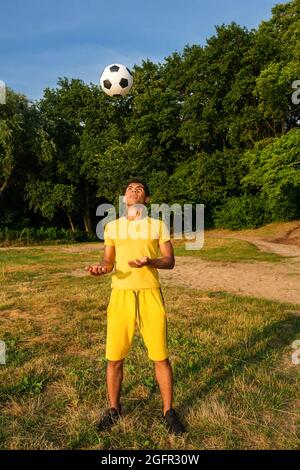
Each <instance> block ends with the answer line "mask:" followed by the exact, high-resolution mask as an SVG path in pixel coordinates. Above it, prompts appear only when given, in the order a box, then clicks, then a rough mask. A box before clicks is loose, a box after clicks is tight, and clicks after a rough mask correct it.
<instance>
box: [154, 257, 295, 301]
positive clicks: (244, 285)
mask: <svg viewBox="0 0 300 470" xmlns="http://www.w3.org/2000/svg"><path fill="white" fill-rule="evenodd" d="M159 274H160V279H161V281H162V283H163V284H165V283H173V284H177V285H182V286H187V287H192V288H196V289H201V290H204V291H206V290H209V291H228V292H233V293H236V294H240V295H250V296H254V297H262V298H265V299H271V300H278V301H280V302H291V303H299V304H300V261H296V259H294V260H293V261H292V262H290V260H287V261H285V262H282V263H280V264H279V263H267V262H256V263H225V262H213V261H204V260H201V259H200V258H192V257H190V256H180V257H177V258H176V266H175V268H174V270H172V271H167V270H160V273H159Z"/></svg>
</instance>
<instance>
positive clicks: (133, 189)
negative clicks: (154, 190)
mask: <svg viewBox="0 0 300 470" xmlns="http://www.w3.org/2000/svg"><path fill="white" fill-rule="evenodd" d="M125 197H126V204H127V206H132V205H133V204H145V203H146V202H148V199H149V198H148V197H146V194H145V190H144V186H143V185H142V184H140V183H130V184H129V185H128V186H127V189H126V191H125Z"/></svg>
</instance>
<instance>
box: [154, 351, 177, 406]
mask: <svg viewBox="0 0 300 470" xmlns="http://www.w3.org/2000/svg"><path fill="white" fill-rule="evenodd" d="M154 364H155V376H156V380H157V383H158V385H159V389H160V394H161V397H162V401H163V413H164V415H165V414H166V412H167V411H168V410H169V409H170V408H172V398H173V373H172V367H171V364H170V362H169V359H165V360H164V361H155V362H154Z"/></svg>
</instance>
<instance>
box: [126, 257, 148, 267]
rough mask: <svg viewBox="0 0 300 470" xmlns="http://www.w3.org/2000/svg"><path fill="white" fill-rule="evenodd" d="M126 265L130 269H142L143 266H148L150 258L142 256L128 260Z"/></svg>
mask: <svg viewBox="0 0 300 470" xmlns="http://www.w3.org/2000/svg"><path fill="white" fill-rule="evenodd" d="M128 264H129V266H130V267H131V268H142V267H143V266H149V264H150V258H149V256H143V257H142V258H137V259H132V260H129V261H128Z"/></svg>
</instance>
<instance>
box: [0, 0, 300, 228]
mask: <svg viewBox="0 0 300 470" xmlns="http://www.w3.org/2000/svg"><path fill="white" fill-rule="evenodd" d="M299 59H300V0H293V1H290V2H288V3H284V4H278V5H276V6H275V7H274V8H273V10H272V17H271V18H270V19H269V20H268V21H263V22H262V23H261V24H260V26H259V27H258V29H257V30H251V31H249V30H247V29H246V28H243V27H241V26H239V25H237V24H236V23H231V24H229V25H221V26H218V27H216V31H215V34H214V35H213V36H212V37H211V38H209V39H208V40H207V43H206V44H204V45H202V46H200V45H197V44H194V45H187V46H186V47H185V48H184V49H183V51H182V52H174V53H173V54H171V55H170V56H169V57H166V58H165V60H164V62H163V63H159V64H155V63H153V62H152V61H150V60H145V61H143V62H142V64H141V65H136V66H135V67H134V68H133V74H134V87H133V88H132V93H130V94H129V95H128V96H127V97H125V98H113V99H112V98H110V97H108V96H106V95H105V94H104V93H103V92H102V91H101V90H100V89H99V87H98V86H95V85H93V84H89V85H88V84H85V83H84V82H82V81H81V80H74V79H68V78H61V79H59V80H58V83H57V86H56V88H54V89H49V88H48V89H46V90H45V91H44V96H43V98H42V99H41V100H40V101H39V102H38V103H35V104H33V103H30V102H28V100H27V99H26V98H25V97H24V96H21V95H18V94H16V93H13V92H12V91H9V92H8V101H7V104H6V105H0V211H1V219H0V225H2V227H5V226H9V227H10V228H12V229H14V228H15V227H16V226H18V229H21V228H22V227H23V226H30V225H33V226H34V225H36V226H38V225H43V226H45V227H46V228H47V226H49V224H53V225H57V226H59V227H65V228H67V227H68V228H71V230H72V231H73V233H75V232H76V231H77V230H84V231H85V232H86V233H87V234H92V233H93V232H94V230H95V226H96V223H97V222H98V221H97V220H96V216H95V213H96V207H97V205H98V204H100V203H101V202H111V203H117V202H118V196H119V195H120V191H121V188H122V186H123V184H124V182H125V181H126V180H127V178H128V177H129V176H133V175H136V176H141V177H144V178H145V179H146V180H147V181H148V183H149V186H150V190H151V196H152V199H151V202H154V203H162V202H166V203H170V204H173V203H176V202H177V203H180V204H184V203H194V204H195V203H203V204H204V205H205V217H206V225H207V226H214V225H216V226H225V227H230V228H236V229H239V228H242V227H251V226H259V225H261V224H263V223H266V222H268V221H271V220H290V219H291V218H295V217H299V215H300V193H299V133H298V128H299V124H300V105H296V104H294V103H293V102H292V99H291V96H292V92H293V90H292V83H293V81H295V80H300V66H299V64H300V60H299Z"/></svg>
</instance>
